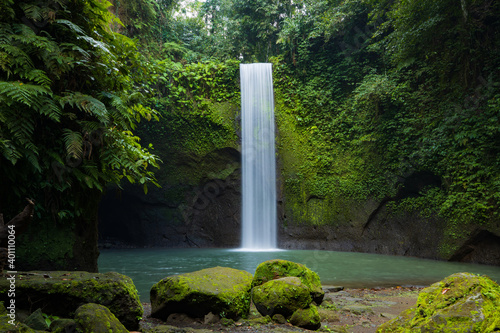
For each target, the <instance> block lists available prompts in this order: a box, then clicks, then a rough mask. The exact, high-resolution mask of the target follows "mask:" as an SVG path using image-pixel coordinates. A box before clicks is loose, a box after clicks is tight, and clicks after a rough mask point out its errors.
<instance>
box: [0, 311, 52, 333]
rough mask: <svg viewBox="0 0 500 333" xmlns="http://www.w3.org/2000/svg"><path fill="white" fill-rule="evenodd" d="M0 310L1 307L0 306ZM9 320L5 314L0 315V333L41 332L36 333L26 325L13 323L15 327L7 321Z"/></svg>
mask: <svg viewBox="0 0 500 333" xmlns="http://www.w3.org/2000/svg"><path fill="white" fill-rule="evenodd" d="M0 309H1V306H0ZM10 320H11V318H9V317H8V316H7V315H6V314H5V313H4V314H2V315H0V332H8V333H38V332H43V331H37V330H34V329H32V328H30V327H29V326H28V325H25V324H22V323H20V322H18V321H15V322H14V323H15V325H12V324H11V323H10V322H9V321H10Z"/></svg>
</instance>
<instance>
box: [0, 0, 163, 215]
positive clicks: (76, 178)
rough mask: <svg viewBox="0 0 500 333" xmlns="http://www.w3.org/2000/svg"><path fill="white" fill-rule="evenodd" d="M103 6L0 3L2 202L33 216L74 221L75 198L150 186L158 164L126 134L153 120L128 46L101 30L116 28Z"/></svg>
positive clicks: (95, 1)
mask: <svg viewBox="0 0 500 333" xmlns="http://www.w3.org/2000/svg"><path fill="white" fill-rule="evenodd" d="M109 5H110V4H109V3H108V2H106V1H99V0H90V1H66V0H54V1H46V2H42V3H41V2H38V1H32V0H22V1H17V0H16V1H13V0H8V1H3V2H2V8H1V11H0V12H1V14H0V15H1V22H2V23H1V25H0V152H1V157H0V158H1V159H0V172H1V173H2V175H3V176H2V180H1V192H2V198H10V200H9V202H16V200H17V201H18V202H21V203H22V201H19V199H16V198H19V197H21V198H22V197H25V196H30V197H33V198H34V199H35V200H37V202H39V203H41V204H40V207H39V208H40V209H41V210H38V212H39V213H40V212H41V211H43V208H42V207H45V208H46V209H49V208H50V210H51V211H52V213H53V214H55V216H56V217H57V216H59V217H65V216H69V215H71V216H74V214H77V215H79V214H81V213H82V212H81V211H79V209H78V207H77V205H76V203H75V199H74V194H75V193H80V194H79V195H81V194H82V193H86V192H88V191H89V190H90V191H91V192H92V190H95V189H97V190H98V191H102V190H103V188H104V185H105V184H107V183H110V182H113V183H120V181H121V180H122V178H126V179H128V180H129V181H130V182H139V183H141V184H143V185H144V188H145V189H147V187H146V186H147V184H148V183H155V180H154V175H153V173H152V171H151V169H150V167H151V166H152V167H158V158H157V157H156V156H155V155H153V154H152V153H151V152H149V151H148V150H147V149H146V148H144V147H142V146H141V145H140V143H139V138H138V137H137V136H135V135H134V134H133V132H132V131H133V130H134V129H135V127H136V124H137V123H138V122H139V121H140V120H141V119H147V120H151V119H153V118H157V115H156V112H155V111H154V110H152V109H150V108H148V107H146V106H144V105H143V104H142V102H143V101H144V99H145V97H146V94H145V92H144V91H143V90H141V88H140V87H138V85H139V84H140V83H141V80H142V78H141V75H142V72H144V66H143V65H142V64H141V63H140V60H141V59H140V58H139V55H138V53H137V50H136V47H135V45H134V43H133V42H132V41H131V40H130V39H128V38H127V37H125V36H123V35H120V34H117V33H114V32H113V31H111V30H110V25H111V24H120V22H119V20H118V19H116V18H115V17H114V16H113V15H112V14H111V13H110V12H108V10H107V7H108V6H109ZM2 200H4V199H2ZM6 202H7V201H6ZM42 203H43V204H42ZM46 203H48V205H47V204H46ZM16 209H17V208H16Z"/></svg>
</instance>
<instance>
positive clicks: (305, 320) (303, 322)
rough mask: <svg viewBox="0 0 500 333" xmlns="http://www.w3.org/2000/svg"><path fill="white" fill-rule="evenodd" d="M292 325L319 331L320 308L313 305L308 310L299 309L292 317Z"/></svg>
mask: <svg viewBox="0 0 500 333" xmlns="http://www.w3.org/2000/svg"><path fill="white" fill-rule="evenodd" d="M289 321H290V324H292V325H294V326H298V327H302V328H305V329H308V330H317V329H318V328H320V327H321V317H320V315H319V313H318V308H317V307H315V306H314V305H312V304H311V306H310V307H308V308H306V309H298V310H297V311H295V312H294V313H293V314H292V316H291V317H290V320H289Z"/></svg>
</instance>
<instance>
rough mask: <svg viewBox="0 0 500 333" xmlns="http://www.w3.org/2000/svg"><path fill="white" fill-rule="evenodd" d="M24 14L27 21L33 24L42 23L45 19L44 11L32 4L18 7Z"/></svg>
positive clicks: (23, 4) (22, 4)
mask: <svg viewBox="0 0 500 333" xmlns="http://www.w3.org/2000/svg"><path fill="white" fill-rule="evenodd" d="M19 6H20V7H21V9H22V10H23V12H24V15H25V16H26V18H27V19H29V20H33V21H35V22H42V21H43V20H44V19H45V17H46V15H47V14H46V12H47V10H46V9H42V8H40V7H38V6H36V5H34V4H30V3H21V4H20V5H19Z"/></svg>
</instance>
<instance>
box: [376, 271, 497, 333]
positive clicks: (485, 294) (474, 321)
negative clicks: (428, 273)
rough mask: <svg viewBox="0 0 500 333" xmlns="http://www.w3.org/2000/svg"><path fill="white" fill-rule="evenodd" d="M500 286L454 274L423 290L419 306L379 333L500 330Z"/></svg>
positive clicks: (379, 330) (474, 276)
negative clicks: (499, 310)
mask: <svg viewBox="0 0 500 333" xmlns="http://www.w3.org/2000/svg"><path fill="white" fill-rule="evenodd" d="M499 307H500V286H498V284H496V283H495V282H494V281H492V280H491V279H489V278H487V277H483V276H476V275H473V274H469V273H458V274H453V275H451V276H449V277H447V278H446V279H444V280H442V281H440V282H438V283H435V284H433V285H432V286H430V287H428V288H425V289H423V290H422V291H421V292H420V294H419V296H418V300H417V304H416V305H415V306H414V307H413V308H411V309H408V310H406V311H404V312H403V313H402V314H400V315H399V317H398V318H396V319H393V320H391V321H389V322H387V323H385V324H384V325H382V326H381V327H380V328H379V329H378V331H377V332H405V333H406V332H415V331H424V330H425V331H439V332H447V331H449V332H493V331H496V330H499V329H500V316H499V314H498V308H499Z"/></svg>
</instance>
